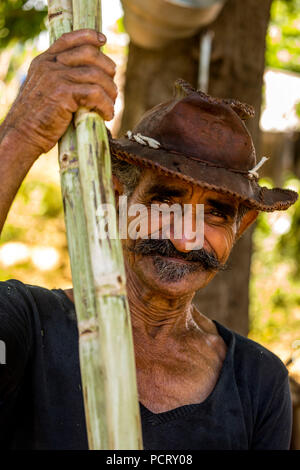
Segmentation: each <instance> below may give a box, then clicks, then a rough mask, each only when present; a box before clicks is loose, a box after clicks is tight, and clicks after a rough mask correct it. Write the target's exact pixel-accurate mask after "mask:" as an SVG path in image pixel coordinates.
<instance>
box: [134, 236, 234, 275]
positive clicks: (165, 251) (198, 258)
mask: <svg viewBox="0 0 300 470" xmlns="http://www.w3.org/2000/svg"><path fill="white" fill-rule="evenodd" d="M133 251H134V252H135V253H137V254H141V255H145V256H149V255H153V256H155V255H159V256H166V257H172V258H178V259H181V260H184V261H192V262H194V263H198V264H201V266H202V267H203V268H204V269H206V270H224V269H226V265H224V264H221V263H220V261H219V260H218V258H217V257H216V256H215V255H214V254H213V253H209V252H208V251H207V250H205V249H204V248H201V249H200V250H192V251H189V252H188V253H183V252H181V251H178V250H176V248H175V247H174V245H173V244H172V242H171V241H170V240H152V239H145V240H138V241H137V243H136V245H135V248H134V249H133Z"/></svg>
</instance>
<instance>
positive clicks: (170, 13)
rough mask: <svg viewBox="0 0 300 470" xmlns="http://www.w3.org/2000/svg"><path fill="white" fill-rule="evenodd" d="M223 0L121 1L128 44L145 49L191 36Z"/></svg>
mask: <svg viewBox="0 0 300 470" xmlns="http://www.w3.org/2000/svg"><path fill="white" fill-rule="evenodd" d="M225 1H226V0H122V4H123V8H124V23H125V28H126V30H127V32H128V34H129V35H130V39H131V40H132V42H134V43H135V44H137V45H138V46H141V47H145V48H147V49H159V48H162V47H165V46H167V45H168V44H169V42H171V41H172V40H174V39H180V38H186V37H190V36H193V35H194V34H196V33H197V31H198V30H199V29H200V28H202V27H204V26H206V25H208V24H209V23H211V22H212V21H214V20H215V19H216V17H217V16H218V14H219V12H220V11H221V9H222V7H223V5H224V3H225Z"/></svg>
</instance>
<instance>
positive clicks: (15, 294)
mask: <svg viewBox="0 0 300 470" xmlns="http://www.w3.org/2000/svg"><path fill="white" fill-rule="evenodd" d="M1 307H2V308H3V307H4V308H8V309H10V308H11V309H19V310H27V311H31V313H32V314H34V313H37V314H39V315H40V316H48V315H47V313H50V312H51V315H52V316H55V313H57V314H58V315H59V312H61V311H67V312H68V314H69V316H70V317H72V316H74V314H75V309H74V308H72V307H73V304H72V302H71V301H70V299H69V298H68V297H67V296H66V294H65V293H64V291H63V290H62V289H48V288H46V287H42V286H38V285H31V284H25V283H23V282H21V281H19V280H17V279H9V280H7V281H1V282H0V308H1Z"/></svg>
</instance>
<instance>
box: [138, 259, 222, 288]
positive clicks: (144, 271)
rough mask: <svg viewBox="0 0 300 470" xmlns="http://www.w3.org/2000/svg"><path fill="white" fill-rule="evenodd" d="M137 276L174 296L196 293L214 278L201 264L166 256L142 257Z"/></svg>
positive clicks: (153, 286)
mask: <svg viewBox="0 0 300 470" xmlns="http://www.w3.org/2000/svg"><path fill="white" fill-rule="evenodd" d="M134 270H135V271H136V274H137V275H138V276H139V277H140V278H142V280H143V281H144V282H145V283H146V284H147V285H149V286H151V287H152V288H154V289H158V290H160V291H164V292H165V293H170V294H172V295H182V294H184V293H190V292H195V291H196V290H198V289H201V288H202V287H204V286H205V285H206V284H207V282H209V280H210V279H211V278H212V277H213V275H212V273H211V272H208V271H207V270H205V269H204V268H203V267H202V266H201V265H200V263H194V262H189V261H184V260H182V259H178V258H168V257H165V256H157V255H155V256H142V258H141V259H140V260H139V262H137V263H136V265H135V267H134Z"/></svg>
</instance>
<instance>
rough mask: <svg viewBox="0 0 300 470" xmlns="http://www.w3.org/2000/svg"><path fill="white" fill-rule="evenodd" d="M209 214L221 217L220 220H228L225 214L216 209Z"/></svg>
mask: <svg viewBox="0 0 300 470" xmlns="http://www.w3.org/2000/svg"><path fill="white" fill-rule="evenodd" d="M209 213H210V214H211V215H213V216H215V217H219V218H222V219H226V215H225V214H223V212H220V211H218V210H216V209H212V210H211V211H209Z"/></svg>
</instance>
